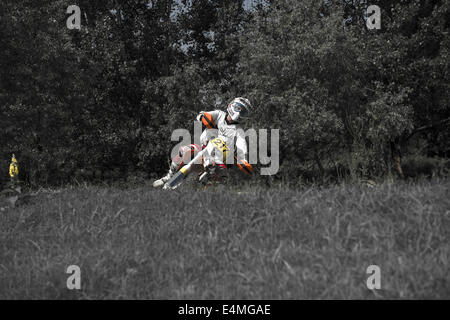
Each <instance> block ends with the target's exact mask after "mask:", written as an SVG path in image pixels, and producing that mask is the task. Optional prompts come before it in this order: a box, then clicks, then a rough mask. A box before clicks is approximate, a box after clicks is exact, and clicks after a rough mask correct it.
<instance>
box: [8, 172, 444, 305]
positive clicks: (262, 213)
mask: <svg viewBox="0 0 450 320" xmlns="http://www.w3.org/2000/svg"><path fill="white" fill-rule="evenodd" d="M69 265H78V266H79V267H80V268H81V287H82V289H81V290H72V291H71V290H68V289H67V288H66V280H67V277H68V276H69V274H66V273H65V271H66V268H67V267H68V266H69ZM369 265H378V266H379V267H380V269H381V290H376V291H372V290H368V289H367V287H366V280H367V277H368V276H369V275H368V274H367V273H366V269H367V267H368V266H369ZM448 270H450V181H448V180H443V181H432V182H429V181H424V182H420V183H417V184H405V183H396V184H383V185H380V186H377V187H375V188H369V187H364V186H336V187H330V188H324V189H319V188H311V189H301V190H285V189H281V188H280V189H270V190H257V191H254V190H252V189H251V188H248V190H247V191H242V192H240V193H238V192H236V191H234V192H232V191H227V190H226V189H222V190H210V191H204V192H198V191H194V190H191V191H179V190H175V191H171V192H166V191H162V190H161V191H160V190H152V189H151V188H150V187H141V188H135V189H128V190H120V189H113V188H100V187H85V188H67V189H63V190H59V191H58V192H49V191H41V192H39V193H38V194H37V195H35V196H34V197H33V198H32V199H30V200H29V201H28V203H27V204H21V205H19V206H18V207H16V208H10V209H7V210H4V211H3V212H0V298H2V299H17V298H33V299H47V298H57V299H59V298H62V299H66V298H67V299H87V298H100V299H117V298H137V299H141V298H146V299H158V298H159V299H166V298H168V299H262V298H264V299H309V298H315V299H316V298H329V299H336V298H339V299H342V298H344V299H347V298H358V299H366V298H396V299H397V298H447V299H448V298H450V276H449V275H448Z"/></svg>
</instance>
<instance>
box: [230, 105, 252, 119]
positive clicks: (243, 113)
mask: <svg viewBox="0 0 450 320" xmlns="http://www.w3.org/2000/svg"><path fill="white" fill-rule="evenodd" d="M232 108H233V111H234V112H235V113H239V115H240V117H242V118H246V117H247V116H248V110H247V108H246V107H245V106H244V105H243V104H241V103H239V102H235V103H233V105H232Z"/></svg>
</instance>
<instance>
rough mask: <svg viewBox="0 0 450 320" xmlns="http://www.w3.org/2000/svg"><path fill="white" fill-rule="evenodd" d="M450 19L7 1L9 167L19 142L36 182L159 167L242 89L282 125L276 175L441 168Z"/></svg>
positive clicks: (255, 7)
mask: <svg viewBox="0 0 450 320" xmlns="http://www.w3.org/2000/svg"><path fill="white" fill-rule="evenodd" d="M75 2H76V3H75ZM73 4H76V5H78V6H79V7H80V9H81V29H80V30H76V29H75V30H69V29H68V28H67V27H66V20H67V19H68V17H69V16H70V14H68V13H66V9H67V7H68V6H69V5H73ZM371 4H373V5H378V6H379V7H380V8H381V29H379V30H369V29H368V28H367V27H366V23H365V9H366V8H367V6H368V5H371ZM449 29H450V2H449V1H446V0H423V1H419V0H409V1H383V0H381V1H380V0H370V1H362V0H341V1H317V0H302V1H297V0H282V1H253V2H252V8H251V9H249V3H248V2H247V1H243V0H239V1H237V0H235V1H229V0H191V1H185V0H183V1H181V0H178V1H170V0H165V1H159V0H145V1H143V0H135V1H113V0H96V1H92V0H77V1H73V0H70V1H64V0H52V1H51V0H44V1H33V0H28V1H25V0H14V1H13V0H2V1H1V2H0V111H1V113H0V114H1V117H0V170H1V172H2V173H1V177H2V178H1V179H2V180H3V182H5V181H6V180H7V179H8V174H7V173H8V165H9V161H10V159H11V154H12V153H15V154H16V156H17V159H18V160H19V166H20V170H21V173H20V179H21V180H22V181H25V182H27V183H29V184H31V185H42V184H61V183H70V182H73V181H74V179H77V180H78V181H80V180H91V181H94V180H108V179H118V178H124V177H128V178H130V177H136V176H139V177H144V178H148V177H151V176H154V175H156V174H158V175H159V174H161V173H162V172H163V171H164V170H166V169H167V166H168V165H167V160H168V156H169V154H170V151H171V149H172V147H173V146H174V145H175V143H176V142H171V141H170V138H171V133H172V131H173V130H174V129H176V128H188V129H192V128H193V120H194V116H195V114H196V112H198V111H200V110H211V109H213V108H216V107H220V108H224V107H225V105H226V103H228V102H229V100H231V99H232V98H234V97H236V96H245V97H247V98H249V99H250V100H251V102H252V104H253V105H254V107H255V110H254V113H253V115H254V116H253V118H252V120H251V121H250V123H249V124H248V126H249V127H254V128H255V129H258V128H266V129H271V128H279V129H280V157H281V158H280V163H281V167H280V171H279V173H278V174H277V176H276V177H279V178H283V179H288V180H289V179H294V180H297V179H301V180H302V181H305V180H306V181H320V182H323V181H336V180H339V179H347V178H350V179H362V178H366V179H367V178H370V179H374V178H376V177H385V176H394V177H401V178H403V177H408V176H410V175H414V174H418V173H420V172H421V170H422V171H424V172H426V173H427V174H430V172H431V173H433V174H445V173H446V172H448V169H449V167H450V165H449V162H448V161H447V159H449V158H450V144H449V139H450V129H449V126H450V120H449V119H450V108H449V101H450V99H449V92H450V90H449V86H450V74H449V71H450V68H449V63H450V59H449V50H450V37H449Z"/></svg>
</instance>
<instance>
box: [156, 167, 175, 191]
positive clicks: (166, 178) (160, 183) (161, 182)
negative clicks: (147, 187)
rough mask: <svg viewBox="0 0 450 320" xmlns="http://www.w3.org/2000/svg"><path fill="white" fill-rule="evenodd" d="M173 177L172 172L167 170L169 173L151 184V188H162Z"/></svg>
mask: <svg viewBox="0 0 450 320" xmlns="http://www.w3.org/2000/svg"><path fill="white" fill-rule="evenodd" d="M172 176H173V171H172V169H170V170H169V172H168V173H167V174H166V175H165V176H164V177H162V178H161V179H158V180H155V181H154V182H153V188H161V187H162V186H164V184H165V183H166V182H167V181H169V179H170V178H172Z"/></svg>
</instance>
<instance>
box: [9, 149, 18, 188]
mask: <svg viewBox="0 0 450 320" xmlns="http://www.w3.org/2000/svg"><path fill="white" fill-rule="evenodd" d="M9 176H10V177H11V181H13V182H14V181H16V180H17V178H18V176H19V164H18V163H17V159H16V156H15V155H14V154H13V155H12V159H11V164H10V165H9Z"/></svg>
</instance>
